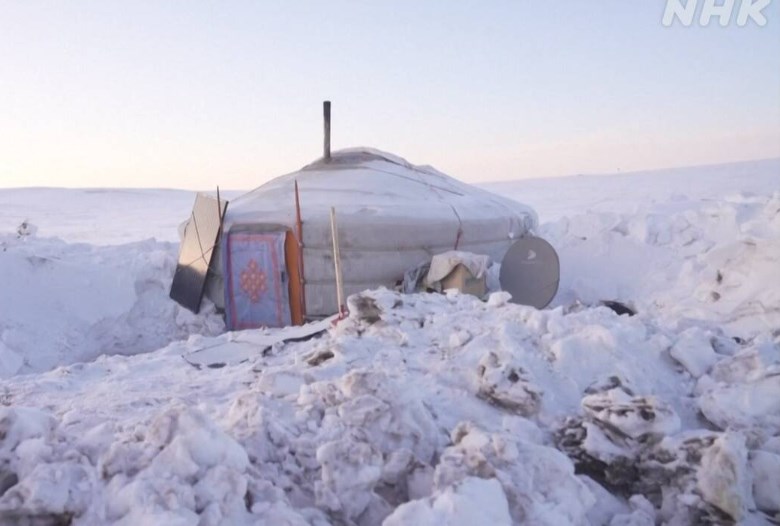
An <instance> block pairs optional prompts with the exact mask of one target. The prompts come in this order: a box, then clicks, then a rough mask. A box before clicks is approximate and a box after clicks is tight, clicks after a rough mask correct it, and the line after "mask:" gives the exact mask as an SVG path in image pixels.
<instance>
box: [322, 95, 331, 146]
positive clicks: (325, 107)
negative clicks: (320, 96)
mask: <svg viewBox="0 0 780 526" xmlns="http://www.w3.org/2000/svg"><path fill="white" fill-rule="evenodd" d="M322 116H323V117H324V118H325V144H324V145H323V147H324V150H323V154H322V156H323V157H324V158H325V160H326V161H329V160H330V101H329V100H326V101H324V102H323V103H322Z"/></svg>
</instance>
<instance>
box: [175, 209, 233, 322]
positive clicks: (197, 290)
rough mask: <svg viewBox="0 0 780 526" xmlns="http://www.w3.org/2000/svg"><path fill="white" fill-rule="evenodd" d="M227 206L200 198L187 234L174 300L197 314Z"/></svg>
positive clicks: (180, 253)
mask: <svg viewBox="0 0 780 526" xmlns="http://www.w3.org/2000/svg"><path fill="white" fill-rule="evenodd" d="M227 205H228V202H227V201H225V200H223V199H220V200H219V201H218V200H217V198H215V197H212V196H210V195H206V194H198V195H197V196H196V197H195V205H194V206H193V207H192V215H191V216H190V220H189V222H188V223H187V226H186V228H185V230H184V239H183V240H182V242H181V247H180V248H179V261H178V264H177V265H176V272H175V273H174V275H173V283H171V292H170V297H171V299H173V300H174V301H176V302H177V303H178V304H179V305H181V306H182V307H185V308H186V309H189V310H191V311H192V312H194V313H196V314H197V313H198V311H199V310H200V302H201V300H202V299H203V290H204V287H205V285H206V278H207V276H208V273H209V268H210V267H211V262H212V259H213V256H214V251H215V247H216V244H217V242H218V239H219V233H220V230H221V228H222V218H223V217H225V210H227Z"/></svg>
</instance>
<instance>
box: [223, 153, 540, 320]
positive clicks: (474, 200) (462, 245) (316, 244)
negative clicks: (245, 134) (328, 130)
mask: <svg viewBox="0 0 780 526" xmlns="http://www.w3.org/2000/svg"><path fill="white" fill-rule="evenodd" d="M295 181H297V182H298V188H299V196H300V203H301V216H302V223H303V258H304V263H305V275H304V280H305V296H306V312H307V315H308V316H309V317H320V316H325V315H329V314H332V313H333V312H336V310H337V304H336V287H335V277H334V276H335V274H334V269H333V259H332V255H331V235H330V222H329V221H330V219H329V214H330V207H335V208H336V213H337V217H338V227H339V238H340V251H341V258H342V269H343V275H344V285H345V289H346V293H347V294H352V293H355V292H359V291H361V290H364V289H367V288H376V287H378V286H383V285H384V286H389V287H391V286H393V285H394V284H395V283H396V282H397V281H398V280H400V279H402V278H403V274H404V271H406V270H408V269H409V268H410V267H413V266H415V265H417V264H419V263H422V262H425V261H427V260H429V259H430V258H431V256H433V255H434V254H438V253H441V252H446V251H448V250H452V249H454V248H457V249H459V250H465V251H469V252H474V253H478V254H487V255H489V256H491V257H492V258H494V259H500V258H501V257H502V256H503V254H504V253H505V252H506V250H507V249H508V247H509V245H510V244H511V242H512V240H513V239H516V238H518V237H521V236H523V235H525V234H528V233H530V232H531V231H532V230H533V229H534V228H535V227H536V224H537V216H536V213H535V212H534V211H533V210H532V209H531V208H529V207H527V206H525V205H522V204H520V203H518V202H516V201H513V200H510V199H506V198H503V197H501V196H498V195H495V194H492V193H490V192H487V191H485V190H482V189H479V188H476V187H474V186H471V185H468V184H465V183H462V182H460V181H458V180H456V179H453V178H452V177H449V176H447V175H445V174H443V173H441V172H439V171H437V170H435V169H434V168H431V167H428V166H415V165H412V164H411V163H409V162H407V161H406V160H404V159H402V158H400V157H397V156H395V155H392V154H389V153H385V152H381V151H379V150H374V149H368V148H352V149H346V150H340V151H336V152H333V154H332V155H331V158H330V159H327V160H326V159H320V160H318V161H316V162H314V163H312V164H309V165H307V166H305V167H303V168H302V169H300V170H298V171H297V172H293V173H290V174H287V175H283V176H281V177H277V178H275V179H273V180H271V181H269V182H267V183H265V184H264V185H262V186H260V187H259V188H257V189H255V190H252V191H251V192H248V193H247V194H244V195H242V196H241V197H239V198H237V199H234V200H233V201H232V202H231V203H230V206H229V207H228V210H227V214H226V216H225V219H224V226H223V231H225V232H227V231H229V230H230V228H231V227H233V226H234V225H266V224H267V225H284V226H287V227H290V228H294V226H295V223H296V212H295V188H294V187H295ZM456 245H457V246H456ZM209 291H210V294H209V295H210V296H211V297H212V299H214V300H215V301H216V303H217V304H218V305H219V304H220V303H221V298H219V285H217V286H212V287H209Z"/></svg>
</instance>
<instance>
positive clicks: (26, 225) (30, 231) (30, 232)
mask: <svg viewBox="0 0 780 526" xmlns="http://www.w3.org/2000/svg"><path fill="white" fill-rule="evenodd" d="M37 232H38V227H37V226H35V225H33V224H32V223H30V222H29V221H27V220H26V219H25V220H24V221H22V224H20V225H19V226H18V227H16V235H17V236H19V237H27V236H34V235H35V234H36V233H37Z"/></svg>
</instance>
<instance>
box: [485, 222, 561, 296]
mask: <svg viewBox="0 0 780 526" xmlns="http://www.w3.org/2000/svg"><path fill="white" fill-rule="evenodd" d="M560 274H561V265H560V261H559V260H558V254H556V253H555V249H554V248H553V247H552V246H551V245H550V244H549V243H548V242H547V241H545V240H544V239H542V238H539V237H533V236H529V237H524V238H521V239H519V240H518V241H516V242H515V243H514V244H513V245H512V246H511V247H509V250H508V251H507V253H506V255H505V256H504V259H503V260H502V261H501V271H500V273H499V278H498V279H499V281H500V282H501V288H502V289H503V290H505V291H507V292H509V293H510V294H511V295H512V299H511V300H510V301H511V302H512V303H519V304H521V305H530V306H532V307H536V308H537V309H542V308H544V307H546V306H547V305H549V303H550V302H551V301H552V299H553V298H554V297H555V293H556V292H558V282H559V280H560Z"/></svg>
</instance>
